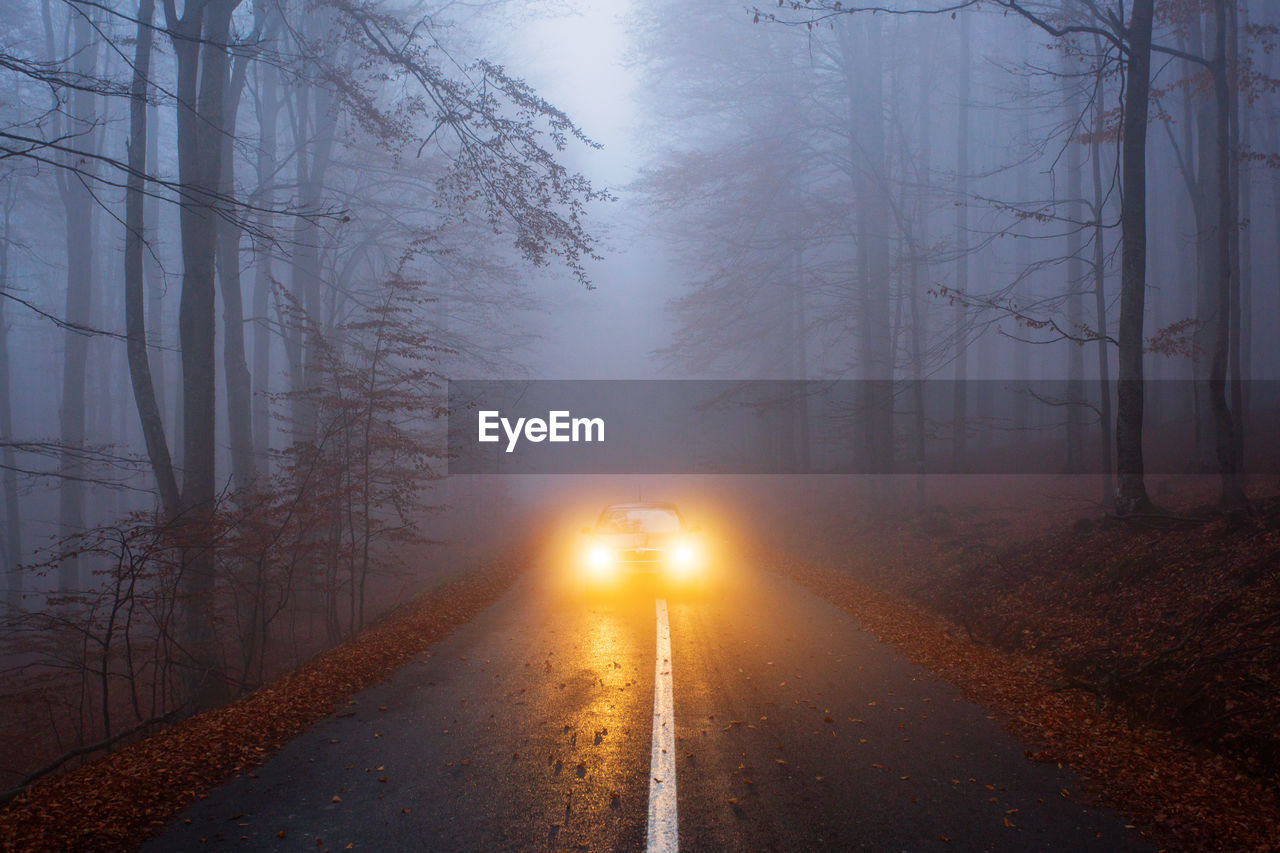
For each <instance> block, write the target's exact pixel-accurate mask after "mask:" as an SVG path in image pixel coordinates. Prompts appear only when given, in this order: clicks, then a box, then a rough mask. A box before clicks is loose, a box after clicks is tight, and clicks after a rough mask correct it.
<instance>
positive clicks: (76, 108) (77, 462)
mask: <svg viewBox="0 0 1280 853" xmlns="http://www.w3.org/2000/svg"><path fill="white" fill-rule="evenodd" d="M88 14H89V10H88V9H74V10H72V11H71V17H72V23H71V30H72V34H73V45H74V46H73V51H74V54H73V55H74V59H73V60H72V68H73V71H74V72H75V73H76V74H78V75H80V76H81V77H82V79H90V78H92V76H93V74H94V73H95V70H96V69H95V67H94V66H95V65H96V50H95V47H94V44H93V35H92V27H91V26H90V22H89V18H88ZM50 55H51V56H52V55H54V54H52V53H50ZM92 113H93V94H92V93H90V92H87V91H83V90H78V91H76V92H75V93H74V94H73V95H72V96H71V109H70V115H69V116H68V119H67V124H66V127H65V128H64V132H66V133H67V134H68V135H77V136H80V141H79V144H80V145H81V146H83V147H90V145H91V143H90V138H89V136H88V134H91V133H92V127H93V115H92ZM71 165H72V166H73V169H74V170H75V171H72V172H70V173H63V174H61V175H60V178H59V185H60V187H59V188H60V190H61V196H62V204H63V209H64V211H65V213H66V251H67V293H66V310H65V312H64V317H65V318H66V320H67V322H68V323H71V324H73V325H75V326H79V327H81V328H87V327H88V326H89V324H90V314H91V300H92V297H93V209H94V204H95V202H94V199H93V195H92V194H91V193H90V192H89V187H88V182H89V180H91V176H90V175H89V174H87V170H88V169H90V168H91V167H89V166H88V165H87V164H85V163H75V164H71ZM64 339H65V345H66V351H65V354H64V357H63V362H62V405H61V408H60V410H59V426H60V434H59V442H60V444H61V446H62V453H61V457H60V459H59V463H58V473H59V476H60V477H61V481H60V483H59V486H58V509H59V519H60V521H59V527H60V530H61V532H62V535H63V536H70V535H74V534H76V533H79V532H80V531H82V530H83V529H84V482H83V480H84V478H85V476H86V471H85V467H84V462H83V458H84V457H83V452H84V440H85V374H86V371H87V369H88V360H89V338H88V337H87V336H86V335H85V334H84V333H83V332H77V331H75V330H74V329H68V330H67V331H66V333H65V334H64ZM80 585H81V578H80V559H79V557H78V556H77V555H75V554H74V553H73V554H70V555H68V556H66V557H65V558H63V559H62V560H61V561H60V562H59V564H58V589H59V591H61V592H72V591H75V590H78V589H79V588H80Z"/></svg>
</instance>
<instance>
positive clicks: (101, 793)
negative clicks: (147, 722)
mask: <svg viewBox="0 0 1280 853" xmlns="http://www.w3.org/2000/svg"><path fill="white" fill-rule="evenodd" d="M518 573H519V570H518V568H517V567H516V566H515V565H514V564H505V563H502V564H495V565H491V566H488V567H486V568H484V569H481V570H478V571H476V572H474V573H470V574H467V575H465V576H462V577H460V578H458V579H455V580H452V581H449V582H446V583H444V584H443V585H441V586H439V587H437V588H435V589H432V590H430V591H428V592H425V593H423V594H421V595H419V596H417V597H416V598H414V599H413V600H412V601H410V602H408V603H406V604H404V605H402V606H401V607H399V608H397V609H396V610H394V611H392V612H391V613H390V614H388V615H387V616H386V617H385V618H383V619H382V620H381V621H380V622H379V623H378V624H376V625H375V626H373V627H372V628H369V629H367V630H365V631H364V632H362V633H361V634H359V635H358V636H356V637H355V638H354V639H352V640H350V641H348V642H346V643H343V644H342V645H340V646H337V647H336V648H333V649H331V650H329V651H327V652H324V653H323V654H321V655H318V656H317V657H316V658H315V659H313V660H312V661H311V662H309V663H307V664H305V665H303V666H302V667H300V668H299V669H296V670H294V671H293V672H291V673H289V674H287V675H285V676H283V677H282V678H279V679H276V680H275V681H272V682H270V683H269V684H267V685H266V686H264V687H262V688H260V689H258V690H256V691H254V692H253V693H250V694H249V695H248V696H245V697H244V698H243V699H240V700H238V701H236V702H233V703H231V704H229V705H225V706H222V707H220V708H215V709H213V710H210V711H206V712H204V713H202V714H198V715H196V716H193V717H191V718H189V719H187V720H184V721H182V722H180V723H177V724H175V725H173V726H170V727H168V728H166V729H164V730H163V731H161V732H159V733H157V734H155V735H152V736H150V737H147V738H145V739H143V740H140V741H138V742H136V743H133V744H131V745H129V746H127V747H124V748H121V749H119V750H117V751H115V752H113V753H111V754H109V755H106V756H105V757H103V758H100V759H98V760H96V761H93V762H91V763H89V764H86V765H84V766H82V767H79V768H77V769H75V770H72V771H70V772H67V773H63V774H60V775H57V776H51V777H48V778H46V779H42V780H41V781H39V782H36V783H35V784H34V785H32V786H31V788H29V789H28V790H27V791H26V792H25V793H23V794H21V795H20V796H18V797H17V798H15V799H14V800H12V801H10V802H9V803H7V804H6V805H5V806H4V807H3V808H0V850H3V851H45V850H48V851H79V850H83V851H107V850H131V849H135V848H136V847H137V846H138V845H139V844H140V843H141V842H142V840H143V839H145V838H146V837H147V836H149V835H150V834H152V833H153V832H155V831H157V830H158V829H160V828H163V827H164V825H165V824H166V823H168V821H169V820H171V819H172V818H173V817H174V816H175V815H177V814H179V813H180V812H181V811H182V810H183V809H184V808H185V807H186V806H187V805H188V804H189V803H191V802H192V801H194V800H196V799H198V798H202V797H204V796H205V792H206V791H207V790H208V789H209V788H211V787H212V786H214V785H216V784H217V783H219V782H221V781H222V780H224V779H226V778H228V777H230V776H233V775H235V774H236V773H239V772H241V771H243V770H246V769H250V768H252V767H254V766H255V765H258V764H261V763H262V762H263V761H265V760H266V759H267V757H269V756H270V755H271V753H273V752H274V751H275V750H277V749H279V748H280V746H281V745H282V744H283V743H284V742H285V741H287V740H288V739H289V738H291V737H293V736H294V735H296V734H298V733H299V732H301V731H302V730H303V729H305V728H307V727H308V726H310V725H311V724H312V723H314V722H315V721H316V720H319V719H321V718H323V717H325V716H327V715H328V714H330V713H332V712H333V711H334V709H335V708H337V707H338V706H339V705H340V704H342V703H343V702H345V701H346V700H347V698H348V697H349V696H351V695H352V694H354V693H356V692H357V691H359V690H361V689H363V688H364V687H366V686H368V685H370V684H373V683H375V682H378V681H381V680H383V679H385V678H387V677H388V676H390V675H391V674H392V673H393V672H395V671H396V670H397V669H398V668H399V667H401V666H403V665H404V664H405V663H407V662H408V661H409V660H411V659H412V658H413V657H414V655H416V654H418V653H419V652H420V651H422V650H423V649H425V648H426V647H427V646H429V645H431V644H432V643H434V642H436V641H438V640H440V639H442V638H443V637H444V636H445V635H447V634H449V633H451V632H452V631H453V630H454V629H456V628H457V627H459V626H461V625H463V624H466V623H467V622H468V621H470V620H471V619H472V618H474V617H475V615H476V614H478V613H479V612H480V611H481V610H483V609H485V608H486V607H488V606H489V605H490V604H491V603H492V602H493V601H494V600H495V599H497V597H498V596H499V595H500V594H501V593H502V592H503V591H504V590H505V589H506V588H507V587H508V586H509V585H510V584H511V582H512V581H513V580H514V579H515V577H516V576H517V575H518Z"/></svg>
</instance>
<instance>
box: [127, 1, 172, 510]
mask: <svg viewBox="0 0 1280 853" xmlns="http://www.w3.org/2000/svg"><path fill="white" fill-rule="evenodd" d="M155 8H156V4H155V0H141V2H140V3H139V4H138V31H137V44H136V47H135V50H134V60H133V84H132V86H131V88H130V92H129V97H130V103H129V153H128V156H129V177H128V182H127V184H126V193H125V215H124V221H125V237H124V314H125V332H126V336H127V338H128V343H127V347H126V349H127V355H128V357H129V378H130V380H131V381H132V384H133V398H134V402H135V403H136V404H137V408H138V418H139V419H140V420H141V422H142V437H143V440H144V442H145V443H146V447H147V457H148V458H149V459H150V460H151V470H152V472H153V473H154V474H155V478H156V488H157V489H158V490H159V493H160V503H161V506H162V507H163V513H164V515H165V516H166V517H172V516H173V514H174V513H176V512H177V510H178V482H177V480H176V479H175V477H174V473H173V462H172V460H171V459H170V457H169V442H168V440H167V439H166V438H165V434H164V422H163V420H162V418H161V415H160V406H159V403H157V401H156V395H155V384H154V383H153V382H152V379H151V363H150V360H149V357H148V354H147V323H146V317H145V314H144V311H145V308H144V293H143V257H142V253H143V243H144V233H145V218H144V216H143V214H144V204H145V201H144V196H143V177H142V176H143V173H144V172H145V171H146V168H147V159H148V158H147V147H148V145H149V140H148V137H149V134H148V131H147V111H148V107H147V82H148V76H149V74H150V73H151V43H152V27H151V21H152V18H154V17H155Z"/></svg>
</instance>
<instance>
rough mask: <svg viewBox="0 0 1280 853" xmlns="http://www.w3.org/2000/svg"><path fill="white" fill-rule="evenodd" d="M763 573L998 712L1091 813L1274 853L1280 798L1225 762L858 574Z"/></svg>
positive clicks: (781, 564) (1208, 842)
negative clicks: (1067, 774) (1074, 785)
mask: <svg viewBox="0 0 1280 853" xmlns="http://www.w3.org/2000/svg"><path fill="white" fill-rule="evenodd" d="M760 562H761V564H762V565H763V566H764V567H765V568H767V569H769V570H771V571H774V572H776V573H778V574H780V575H782V576H784V577H787V578H789V579H791V580H792V581H794V582H796V583H797V584H798V585H800V586H801V587H803V588H805V589H807V590H808V591H809V592H811V593H813V594H815V595H817V596H818V597H820V598H822V599H824V600H826V601H828V602H830V603H831V604H834V605H835V606H837V607H840V608H841V609H843V610H845V611H847V612H848V613H850V614H851V615H852V616H853V617H854V618H855V619H856V620H857V621H858V622H859V623H860V624H861V626H862V628H863V630H865V631H867V632H868V633H870V634H871V635H873V636H874V637H876V638H877V639H878V640H880V641H881V642H884V643H887V644H888V645H890V646H892V647H893V648H895V649H897V650H898V651H899V652H900V653H902V654H903V655H904V656H906V657H907V659H908V660H910V661H911V663H913V664H916V665H919V666H922V667H924V668H925V669H927V670H928V671H929V672H930V673H931V674H933V675H934V676H935V677H937V678H939V679H940V680H943V681H946V682H948V683H950V684H951V685H952V686H954V687H956V688H957V689H958V690H959V691H960V693H961V694H962V695H963V696H964V697H965V698H966V699H968V700H969V701H972V702H975V703H976V704H979V705H981V706H982V707H983V708H985V709H987V710H988V711H990V712H991V713H992V714H993V715H994V716H995V718H996V719H997V720H998V721H999V722H1000V723H1001V724H1002V725H1003V726H1004V728H1005V729H1006V730H1008V731H1010V732H1011V733H1013V734H1014V735H1016V736H1017V737H1019V738H1020V739H1021V740H1022V741H1023V742H1024V743H1026V744H1027V745H1028V749H1027V750H1026V751H1025V755H1026V758H1027V760H1029V761H1035V762H1043V763H1053V764H1057V765H1058V766H1059V767H1070V768H1071V770H1072V771H1074V772H1075V773H1076V774H1077V775H1078V776H1080V777H1081V780H1082V782H1083V783H1084V786H1085V792H1084V793H1086V794H1087V795H1089V798H1090V799H1091V800H1092V802H1094V803H1096V804H1097V805H1101V806H1104V807H1107V808H1111V809H1114V810H1115V811H1117V812H1119V813H1120V814H1122V815H1124V816H1125V817H1126V818H1127V819H1129V820H1130V821H1132V822H1133V823H1134V824H1136V826H1137V828H1138V829H1139V831H1140V832H1141V833H1142V835H1143V836H1144V837H1146V838H1148V839H1149V840H1151V841H1153V842H1154V843H1156V844H1157V845H1160V846H1162V847H1166V848H1172V849H1186V850H1206V849H1232V850H1274V849H1275V848H1274V847H1272V846H1270V845H1269V844H1268V843H1267V842H1266V841H1264V840H1261V839H1266V838H1268V837H1271V836H1270V835H1269V833H1270V831H1271V830H1272V829H1273V828H1274V822H1273V820H1271V819H1268V817H1267V815H1268V814H1269V813H1273V812H1271V811H1270V808H1271V807H1273V806H1275V805H1280V803H1278V800H1280V797H1278V796H1277V795H1276V793H1275V792H1273V791H1269V790H1267V789H1266V788H1265V786H1264V785H1262V784H1260V783H1259V782H1258V781H1257V780H1255V779H1251V778H1249V777H1247V776H1244V775H1243V774H1241V773H1240V772H1238V770H1237V769H1236V768H1234V767H1233V766H1232V765H1231V763H1230V762H1229V761H1226V760H1225V759H1223V758H1222V757H1220V756H1217V755H1214V754H1213V753H1211V752H1209V751H1207V750H1204V749H1202V748H1198V747H1194V746H1191V745H1188V744H1186V743H1185V742H1183V741H1182V740H1181V739H1179V738H1178V737H1177V736H1176V735H1175V734H1173V733H1170V732H1167V731H1162V730H1159V729H1155V728H1153V727H1149V726H1143V725H1138V724H1135V723H1133V722H1131V721H1130V720H1128V719H1126V718H1124V717H1123V716H1122V715H1121V714H1118V713H1115V712H1114V711H1112V710H1111V709H1108V708H1101V707H1098V706H1097V703H1096V700H1095V697H1094V696H1093V695H1092V694H1089V693H1087V692H1085V691H1083V690H1079V689H1074V688H1071V687H1068V686H1064V685H1066V684H1067V683H1068V679H1066V678H1065V677H1064V675H1063V673H1062V672H1061V671H1060V670H1058V669H1057V668H1056V667H1055V666H1053V664H1052V663H1050V662H1048V661H1046V660H1043V659H1040V658H1035V657H1032V656H1029V655H1025V654H1021V653H1016V652H1005V651H1001V650H998V649H995V648H993V647H991V646H984V645H980V644H978V643H975V642H973V641H972V640H970V639H968V638H967V637H966V636H965V635H964V630H963V629H962V628H960V627H958V626H956V625H954V624H952V623H951V622H950V621H949V620H947V619H946V618H945V617H944V616H941V615H940V614H937V613H935V612H933V611H931V610H927V609H925V608H923V607H921V606H919V605H917V604H915V603H911V602H907V601H904V600H902V599H899V598H897V597H895V596H893V595H890V594H887V593H885V592H882V591H880V590H878V589H875V588H873V587H870V586H867V585H866V584H864V583H861V582H859V581H857V580H855V579H854V578H852V577H851V576H849V575H848V574H845V573H843V572H840V571H838V570H833V569H824V568H820V567H818V566H816V565H813V564H812V563H809V562H807V561H803V560H799V559H797V558H794V557H787V556H780V555H762V558H761V560H760ZM1062 795H1063V796H1064V797H1069V798H1074V797H1075V796H1076V793H1075V792H1071V791H1065V790H1064V791H1063V792H1062ZM1274 813H1280V812H1274Z"/></svg>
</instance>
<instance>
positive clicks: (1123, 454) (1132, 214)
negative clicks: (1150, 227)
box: [1116, 0, 1155, 515]
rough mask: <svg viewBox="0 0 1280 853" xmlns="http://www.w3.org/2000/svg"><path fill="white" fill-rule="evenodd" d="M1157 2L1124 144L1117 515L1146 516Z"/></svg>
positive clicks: (1139, 25)
mask: <svg viewBox="0 0 1280 853" xmlns="http://www.w3.org/2000/svg"><path fill="white" fill-rule="evenodd" d="M1154 2H1155V0H1134V3H1133V11H1132V14H1131V16H1130V18H1129V63H1128V74H1127V76H1126V93H1125V100H1124V111H1123V116H1124V118H1123V120H1124V138H1123V140H1122V143H1121V149H1120V151H1121V157H1122V158H1123V162H1122V165H1121V180H1122V182H1123V187H1124V198H1123V200H1122V202H1121V209H1120V229H1121V234H1122V237H1121V239H1122V241H1123V242H1122V245H1121V253H1120V254H1121V259H1120V328H1119V338H1120V339H1119V350H1120V363H1119V368H1120V370H1119V389H1118V400H1117V403H1118V405H1117V413H1116V415H1117V416H1116V469H1117V470H1116V473H1117V478H1116V511H1117V512H1118V513H1119V514H1120V515H1129V514H1132V513H1137V512H1146V511H1148V510H1149V509H1150V507H1151V499H1150V498H1149V497H1148V495H1147V485H1146V476H1145V470H1144V465H1143V458H1142V417H1143V411H1142V410H1143V365H1142V350H1143V333H1142V327H1143V312H1144V310H1145V306H1146V292H1147V108H1148V104H1149V101H1150V97H1151V29H1152V19H1153V17H1154Z"/></svg>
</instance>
